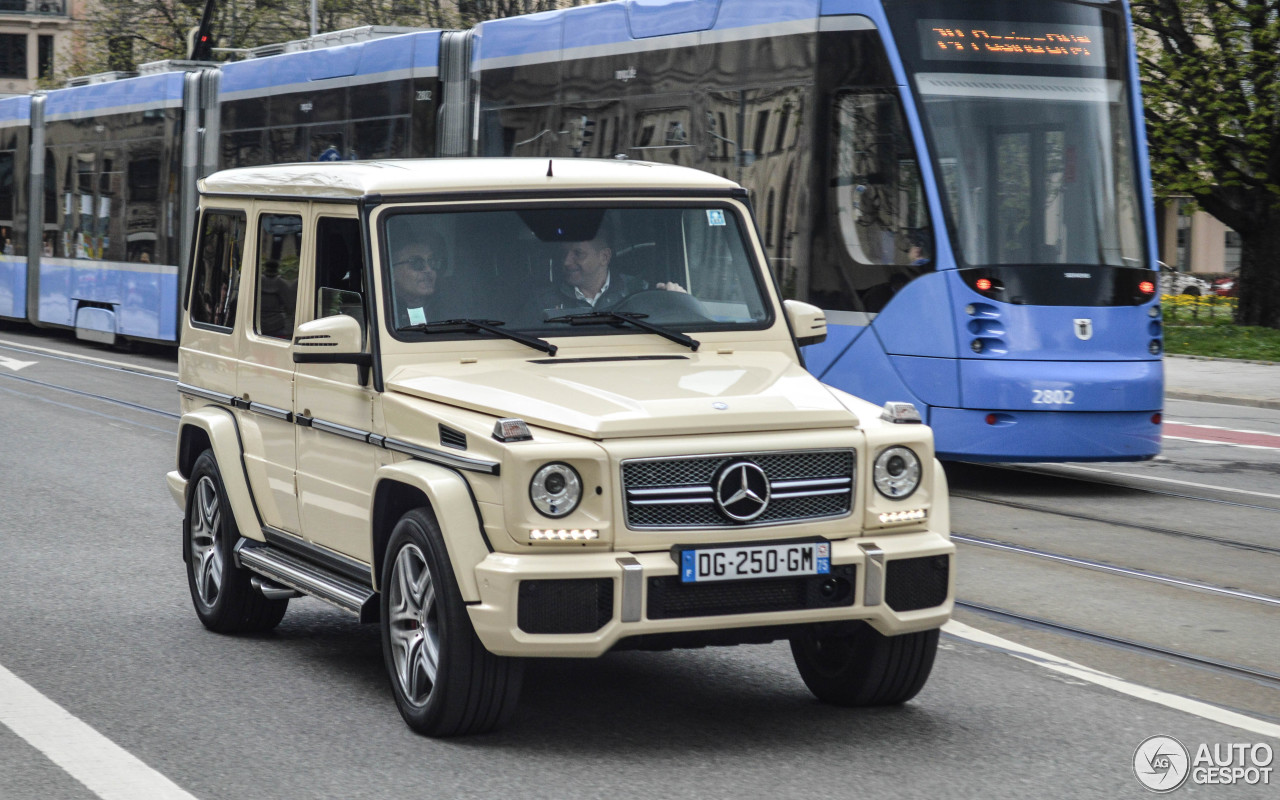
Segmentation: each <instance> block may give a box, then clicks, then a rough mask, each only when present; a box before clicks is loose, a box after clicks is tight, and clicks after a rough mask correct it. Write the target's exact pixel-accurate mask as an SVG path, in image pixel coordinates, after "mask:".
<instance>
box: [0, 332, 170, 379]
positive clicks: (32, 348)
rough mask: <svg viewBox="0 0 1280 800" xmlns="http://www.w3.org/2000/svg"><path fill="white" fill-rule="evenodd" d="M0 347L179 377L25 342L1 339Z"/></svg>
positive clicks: (137, 365)
mask: <svg viewBox="0 0 1280 800" xmlns="http://www.w3.org/2000/svg"><path fill="white" fill-rule="evenodd" d="M0 346H4V347H9V348H12V349H14V350H22V351H27V352H31V353H46V354H48V355H51V356H56V357H59V358H65V359H70V360H72V361H90V362H93V363H95V364H102V365H103V366H107V367H118V368H120V369H127V370H129V371H131V372H141V373H144V374H147V375H156V376H160V377H165V378H176V377H178V373H176V372H173V371H171V370H165V369H156V368H155V367H144V366H141V365H139V364H129V363H127V362H124V361H112V360H110V359H107V358H95V357H94V356H87V355H84V354H83V353H69V352H67V351H65V350H54V349H51V348H48V347H37V346H36V345H34V344H27V343H25V342H13V341H7V340H5V339H0ZM0 358H3V357H2V356H0ZM31 363H32V364H34V363H36V362H34V361H32V362H31Z"/></svg>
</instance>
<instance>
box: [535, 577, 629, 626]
mask: <svg viewBox="0 0 1280 800" xmlns="http://www.w3.org/2000/svg"><path fill="white" fill-rule="evenodd" d="M611 619H613V579H612V578H590V579H579V580H546V581H521V582H520V597H519V605H518V606H517V611H516V622H517V624H518V625H519V626H520V630H522V631H524V632H525V633H595V632H596V631H598V630H600V629H601V628H603V627H604V626H605V623H607V622H608V621H609V620H611Z"/></svg>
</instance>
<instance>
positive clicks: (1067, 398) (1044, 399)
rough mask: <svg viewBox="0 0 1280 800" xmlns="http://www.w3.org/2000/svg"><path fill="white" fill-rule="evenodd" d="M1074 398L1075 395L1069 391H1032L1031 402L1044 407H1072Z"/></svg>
mask: <svg viewBox="0 0 1280 800" xmlns="http://www.w3.org/2000/svg"><path fill="white" fill-rule="evenodd" d="M1075 396H1076V393H1075V392H1073V391H1071V390H1070V389H1033V390H1032V391H1031V402H1032V403H1035V404H1036V405H1044V406H1069V405H1073V402H1072V401H1073V399H1074V398H1075Z"/></svg>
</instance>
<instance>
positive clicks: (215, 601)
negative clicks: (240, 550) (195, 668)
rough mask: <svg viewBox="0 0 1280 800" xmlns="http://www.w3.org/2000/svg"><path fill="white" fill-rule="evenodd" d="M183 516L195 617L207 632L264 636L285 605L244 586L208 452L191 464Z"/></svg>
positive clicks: (231, 523)
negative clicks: (261, 634) (193, 465)
mask: <svg viewBox="0 0 1280 800" xmlns="http://www.w3.org/2000/svg"><path fill="white" fill-rule="evenodd" d="M187 486H188V488H187V513H186V517H185V518H184V519H183V521H182V535H183V537H185V539H186V541H185V545H186V546H185V547H184V550H185V551H186V552H185V555H186V557H187V559H186V560H187V585H188V586H189V587H190V588H191V600H192V602H193V603H194V604H195V607H196V615H197V616H199V617H200V621H201V622H203V623H204V626H205V627H206V628H208V629H209V630H211V631H217V632H218V633H249V632H260V631H269V630H271V629H272V628H274V627H275V626H276V625H279V624H280V620H281V619H282V618H283V617H284V612H285V610H286V609H288V607H289V601H288V600H268V599H267V598H265V597H263V596H262V593H261V592H259V591H258V590H257V589H255V588H253V586H252V584H250V579H251V578H252V574H251V573H250V572H249V571H248V570H245V569H241V568H239V567H237V566H236V562H235V556H234V555H233V554H232V552H233V550H234V549H235V546H236V542H238V541H239V540H240V532H239V531H238V530H237V529H236V526H235V520H234V518H233V517H232V514H231V508H230V505H229V504H228V503H227V502H226V497H227V490H226V487H225V486H224V485H223V483H222V475H221V473H220V472H219V471H218V462H217V460H216V459H215V458H214V457H213V451H212V450H205V451H204V452H203V453H201V454H200V457H199V458H197V459H196V463H195V467H194V468H193V469H192V470H191V479H190V481H189V482H188V484H187Z"/></svg>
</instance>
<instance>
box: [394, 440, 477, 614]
mask: <svg viewBox="0 0 1280 800" xmlns="http://www.w3.org/2000/svg"><path fill="white" fill-rule="evenodd" d="M388 481H390V482H395V483H399V484H403V485H406V486H410V487H412V488H414V489H417V490H418V491H419V492H421V493H422V494H423V495H425V496H426V498H427V503H428V504H429V505H430V506H431V511H432V513H434V514H435V517H436V522H437V523H438V524H439V525H440V533H441V535H442V536H443V537H444V542H445V549H446V550H447V551H448V553H449V563H450V564H452V565H453V573H454V576H455V577H456V578H457V581H458V589H459V590H460V591H461V593H462V600H463V602H466V603H478V602H480V585H479V582H478V581H477V580H476V567H477V566H479V564H480V562H481V561H484V560H485V558H487V557H488V555H489V554H490V553H491V552H492V548H491V547H490V544H489V540H488V538H487V537H486V536H485V533H484V522H483V520H482V518H481V516H480V507H479V504H478V503H477V502H476V499H475V496H474V495H473V494H472V492H471V486H470V484H468V483H467V479H466V478H464V477H463V476H462V475H460V474H459V473H458V472H457V471H456V470H452V469H449V468H447V467H442V466H439V465H437V464H428V463H426V462H424V461H414V460H408V461H401V462H398V463H396V464H389V465H387V466H384V467H380V468H379V469H378V471H377V473H376V474H375V475H374V482H373V483H374V491H373V495H374V498H375V501H374V502H375V506H376V505H377V502H378V501H377V498H379V497H381V496H382V491H383V488H384V484H386V483H387V482H388ZM386 523H387V524H386V525H385V526H382V527H383V529H384V531H385V537H386V538H390V534H391V527H392V526H393V525H394V524H395V520H394V519H388V520H386ZM373 536H374V537H375V540H374V542H373V543H372V548H371V550H372V552H373V559H374V565H375V574H374V580H375V582H378V581H380V580H381V578H382V563H383V557H384V555H385V553H383V552H380V549H381V548H382V546H381V545H379V543H378V540H377V537H378V531H377V530H374V531H373ZM383 541H385V539H384V540H383Z"/></svg>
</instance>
